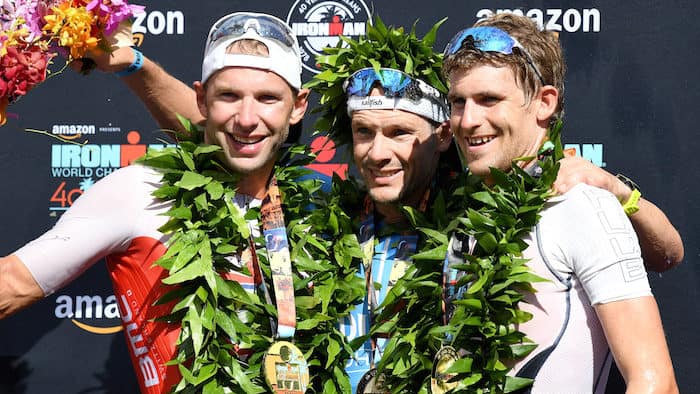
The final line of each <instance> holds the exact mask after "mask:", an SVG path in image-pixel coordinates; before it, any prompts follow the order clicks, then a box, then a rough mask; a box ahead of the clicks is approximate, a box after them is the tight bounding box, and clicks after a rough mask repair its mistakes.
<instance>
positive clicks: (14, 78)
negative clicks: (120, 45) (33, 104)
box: [0, 0, 143, 126]
mask: <svg viewBox="0 0 700 394" xmlns="http://www.w3.org/2000/svg"><path fill="white" fill-rule="evenodd" d="M140 12H143V7H142V6H137V5H130V4H128V3H127V2H126V1H125V0H0V126H2V125H3V124H5V122H6V121H7V117H6V111H7V106H8V105H9V104H10V103H12V102H14V101H16V100H17V99H19V98H20V97H22V96H24V95H25V94H27V92H28V91H29V90H31V89H32V88H33V87H35V86H36V85H38V84H40V83H41V82H43V81H44V80H45V79H46V77H47V75H48V74H50V73H51V70H50V66H51V65H52V64H53V62H52V59H53V58H54V57H55V56H56V55H59V54H60V55H62V56H63V57H64V58H65V59H66V63H65V64H66V65H67V64H68V63H70V62H71V61H73V60H76V59H81V58H84V57H85V56H86V54H87V53H88V52H89V51H91V50H95V49H98V48H100V49H102V50H109V45H108V40H109V37H110V36H112V35H113V34H114V33H115V31H116V30H117V28H118V27H119V26H120V23H121V22H122V21H124V20H127V19H128V18H130V17H131V16H132V15H134V14H137V13H140ZM63 68H65V65H63V66H62V67H61V68H60V69H61V70H62V69H63Z"/></svg>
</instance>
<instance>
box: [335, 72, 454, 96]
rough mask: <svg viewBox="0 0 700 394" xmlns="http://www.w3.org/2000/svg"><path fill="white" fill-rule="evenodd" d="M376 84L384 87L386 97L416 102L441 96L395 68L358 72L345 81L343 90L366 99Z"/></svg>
mask: <svg viewBox="0 0 700 394" xmlns="http://www.w3.org/2000/svg"><path fill="white" fill-rule="evenodd" d="M376 83H379V84H380V85H381V86H382V88H383V89H384V96H386V97H400V98H407V99H410V100H414V101H415V100H419V99H421V98H423V97H426V96H431V97H435V98H439V97H440V96H441V95H440V92H439V91H438V90H437V89H435V88H433V87H432V86H430V85H428V84H427V83H425V82H423V81H421V80H420V79H417V78H413V77H411V76H410V75H408V74H406V73H404V72H402V71H399V70H395V69H393V68H380V69H378V70H375V69H374V68H372V67H367V68H363V69H360V70H357V71H356V72H355V73H353V74H352V75H351V76H350V77H348V79H347V80H346V81H345V83H344V84H343V89H344V90H345V93H347V95H348V96H360V97H366V96H369V95H370V92H371V91H372V88H373V87H374V86H375V84H376Z"/></svg>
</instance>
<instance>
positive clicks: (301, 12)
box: [287, 0, 370, 73]
mask: <svg viewBox="0 0 700 394" xmlns="http://www.w3.org/2000/svg"><path fill="white" fill-rule="evenodd" d="M369 20H370V14H369V9H368V8H367V5H366V4H365V3H364V2H363V1H362V0H341V1H320V0H297V1H296V2H294V5H292V8H291V9H290V10H289V14H288V15H287V23H288V24H289V26H291V27H292V29H293V30H294V34H295V35H296V36H297V39H298V40H299V48H300V49H301V60H302V64H303V66H304V68H305V69H307V70H309V71H311V72H312V73H318V72H319V70H318V68H317V67H316V56H317V55H320V54H323V48H325V47H327V46H336V45H337V44H338V40H339V38H338V37H339V36H340V35H343V36H347V37H351V38H357V37H359V36H363V35H365V33H366V32H367V24H368V23H370V22H369Z"/></svg>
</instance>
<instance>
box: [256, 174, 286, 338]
mask: <svg viewBox="0 0 700 394" xmlns="http://www.w3.org/2000/svg"><path fill="white" fill-rule="evenodd" d="M260 216H261V220H262V230H263V237H264V239H265V248H266V251H267V256H268V260H269V263H270V270H271V271H272V285H273V289H274V294H275V305H276V307H277V319H278V321H274V320H273V319H270V326H271V327H272V332H273V334H274V335H275V337H276V338H292V337H293V336H294V331H295V330H296V305H295V303H294V284H293V280H292V259H291V257H290V255H289V241H288V239H287V230H286V228H285V224H284V214H283V212H282V196H281V194H280V191H279V188H278V187H277V179H276V178H275V176H274V175H273V176H272V178H271V179H270V183H269V185H268V189H267V195H266V196H265V198H264V199H263V202H262V206H261V207H260ZM250 246H251V250H252V253H251V256H250V257H251V260H252V265H253V267H254V269H253V271H255V272H254V275H256V276H258V278H255V283H256V284H258V283H259V284H260V285H261V286H262V288H263V295H264V297H265V301H266V302H267V303H268V304H272V300H271V297H270V293H269V291H268V289H267V286H266V285H265V280H264V275H263V271H262V268H261V267H260V263H259V262H258V258H257V254H256V253H255V242H254V241H253V239H252V236H251V239H250Z"/></svg>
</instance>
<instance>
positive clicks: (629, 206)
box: [615, 174, 642, 216]
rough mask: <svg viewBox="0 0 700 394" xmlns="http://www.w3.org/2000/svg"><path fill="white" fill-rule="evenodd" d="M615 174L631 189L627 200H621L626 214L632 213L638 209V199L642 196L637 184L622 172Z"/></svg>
mask: <svg viewBox="0 0 700 394" xmlns="http://www.w3.org/2000/svg"><path fill="white" fill-rule="evenodd" d="M615 176H616V177H617V179H619V180H620V181H621V182H622V183H624V184H625V185H627V187H629V188H630V189H631V190H632V193H630V196H629V198H628V199H627V201H625V202H621V203H622V209H623V210H624V211H625V213H626V214H627V216H629V215H632V214H633V213H635V212H637V211H639V199H640V198H641V197H642V192H641V191H640V190H639V186H637V184H636V183H635V182H634V181H633V180H631V179H629V178H628V177H626V176H624V175H622V174H617V175H615Z"/></svg>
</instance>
